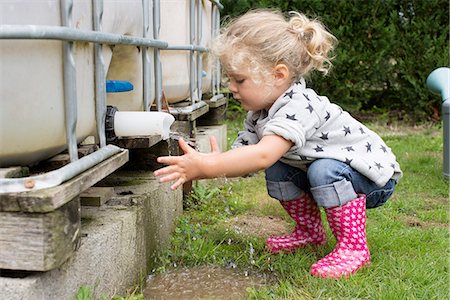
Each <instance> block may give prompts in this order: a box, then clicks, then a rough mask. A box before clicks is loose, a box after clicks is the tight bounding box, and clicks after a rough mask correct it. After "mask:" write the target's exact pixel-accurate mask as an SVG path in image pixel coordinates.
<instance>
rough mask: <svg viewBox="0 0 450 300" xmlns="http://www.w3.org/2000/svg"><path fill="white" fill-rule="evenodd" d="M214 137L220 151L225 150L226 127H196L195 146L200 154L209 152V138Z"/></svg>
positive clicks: (224, 125) (223, 125)
mask: <svg viewBox="0 0 450 300" xmlns="http://www.w3.org/2000/svg"><path fill="white" fill-rule="evenodd" d="M212 135H213V136H215V137H216V139H217V143H218V144H219V148H220V150H221V151H222V152H223V151H226V150H227V125H226V124H222V125H211V126H197V132H196V136H195V139H196V145H197V148H198V150H199V151H200V152H202V153H208V152H211V145H210V142H209V137H210V136H212Z"/></svg>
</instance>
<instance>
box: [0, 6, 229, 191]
mask: <svg viewBox="0 0 450 300" xmlns="http://www.w3.org/2000/svg"><path fill="white" fill-rule="evenodd" d="M209 1H210V2H211V5H212V20H211V22H212V23H211V24H212V32H211V34H212V37H214V36H215V35H216V34H217V32H218V28H219V24H220V12H219V9H222V8H223V6H222V5H221V4H220V2H219V1H217V0H209ZM152 3H153V9H152V14H153V16H151V15H149V12H150V4H149V0H142V7H143V27H144V28H143V37H138V36H125V35H120V34H111V33H104V32H102V26H101V25H102V16H103V0H94V1H93V30H92V31H86V30H78V29H75V28H73V26H72V9H73V0H61V1H60V8H61V24H62V26H41V25H40V26H36V25H8V24H0V39H39V40H60V41H62V42H63V60H64V62H63V68H64V69H63V70H64V71H63V81H64V110H65V128H66V137H67V138H66V140H67V149H68V152H69V156H70V161H71V163H70V164H69V165H70V166H69V167H68V168H70V170H71V171H70V176H71V177H73V176H76V175H77V174H79V173H81V172H83V171H85V170H87V169H88V168H90V167H92V165H95V164H96V163H100V162H101V161H103V160H105V159H107V158H109V157H111V156H112V155H114V154H116V153H118V152H119V148H118V147H115V146H113V145H106V136H105V118H106V88H105V86H106V68H105V62H104V59H103V55H102V48H103V45H104V44H106V45H134V46H138V47H140V48H141V49H142V61H143V109H144V111H149V110H150V104H151V103H150V102H151V86H150V77H151V58H150V56H149V54H148V48H153V49H154V77H155V87H154V88H155V102H156V108H157V110H158V111H161V110H162V68H161V59H160V50H161V49H164V50H186V51H190V98H191V102H192V104H193V107H194V106H196V105H194V104H197V106H198V104H199V103H198V102H200V101H201V97H202V80H201V79H202V68H201V66H202V58H201V55H202V53H203V52H208V51H209V49H208V48H206V47H202V46H200V40H201V35H202V33H201V31H202V24H201V22H202V18H201V13H202V1H201V0H190V44H189V45H169V44H168V43H167V42H165V41H162V40H159V30H160V1H159V0H154V1H153V2H152ZM151 25H153V30H151ZM74 42H90V43H94V57H95V109H96V114H95V116H96V126H97V135H98V138H99V145H100V149H99V150H98V151H96V152H99V153H98V154H97V155H95V156H94V155H93V154H94V153H93V154H90V155H88V156H92V158H93V159H94V161H92V159H81V161H83V162H85V161H87V160H89V161H90V162H89V163H88V164H86V163H83V162H81V163H80V162H79V161H80V160H78V148H77V139H76V125H77V83H76V65H75V60H74V56H73V44H74ZM215 66H218V63H217V62H215ZM219 85H220V71H218V70H217V69H216V68H213V74H212V80H211V89H212V93H213V98H214V97H216V96H217V94H218V92H219ZM116 148H117V149H116ZM103 152H104V153H106V155H100V154H104V153H103ZM77 162H78V163H77ZM68 168H66V169H68ZM60 170H61V171H60V172H57V174H58V175H57V176H58V178H59V179H61V178H62V179H63V180H68V179H70V178H71V177H70V178H68V174H69V173H67V172H64V170H65V169H64V167H63V168H61V169H60ZM74 170H75V171H74ZM55 173H56V172H55ZM61 173H63V174H61ZM66 173H67V174H66ZM43 177H45V178H43ZM46 178H47V177H46V176H41V177H40V179H42V180H47V179H46ZM28 179H29V178H16V179H10V178H8V179H0V193H2V192H5V191H2V186H6V185H8V186H15V187H12V188H9V189H8V192H11V191H21V188H17V185H19V186H22V187H23V183H24V182H25V181H26V180H28ZM59 181H60V180H54V179H52V182H59ZM13 182H14V184H13ZM11 184H12V185H11ZM58 184H59V183H57V184H54V185H53V186H55V185H58ZM45 187H50V186H48V185H45Z"/></svg>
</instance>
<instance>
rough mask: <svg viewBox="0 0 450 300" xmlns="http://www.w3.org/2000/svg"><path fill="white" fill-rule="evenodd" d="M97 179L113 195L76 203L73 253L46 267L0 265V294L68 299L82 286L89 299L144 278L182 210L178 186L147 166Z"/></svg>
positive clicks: (0, 296)
mask: <svg viewBox="0 0 450 300" xmlns="http://www.w3.org/2000/svg"><path fill="white" fill-rule="evenodd" d="M99 185H100V186H109V187H111V186H112V187H114V195H113V196H112V198H111V199H110V200H109V201H108V202H107V203H106V204H105V205H103V206H100V207H87V206H86V207H82V208H81V217H82V219H81V244H80V247H79V248H78V250H77V251H75V252H74V254H73V256H72V257H71V258H69V260H68V261H66V262H65V263H64V264H62V265H61V267H59V268H57V269H54V270H51V271H48V272H26V273H24V274H23V275H21V276H18V275H17V274H15V275H13V276H11V275H10V274H9V273H8V272H1V271H0V299H9V300H16V299H32V300H35V299H36V300H40V299H45V300H52V299H55V300H56V299H58V300H59V299H74V298H75V295H76V293H77V291H78V289H79V288H80V287H82V286H86V287H90V289H91V292H93V294H94V295H93V299H109V298H111V296H113V295H115V294H122V295H124V294H125V293H126V290H127V289H129V288H131V287H133V286H135V285H137V284H138V283H140V282H142V281H144V280H145V278H146V277H147V274H148V273H149V272H150V271H151V269H152V268H153V267H154V265H155V264H154V259H155V257H156V254H157V253H158V252H159V251H161V250H162V249H163V248H164V247H165V246H167V244H168V242H169V239H170V235H171V232H172V230H173V229H174V226H175V223H174V222H175V220H176V219H177V217H178V216H179V215H180V214H181V213H182V192H181V190H179V189H178V190H177V191H172V190H170V188H169V186H170V185H169V184H160V183H159V182H158V181H157V180H156V178H155V177H154V176H153V174H152V172H125V171H121V172H116V173H114V174H113V175H110V176H108V177H107V178H105V179H104V180H103V181H101V182H100V183H99ZM19 275H20V274H19Z"/></svg>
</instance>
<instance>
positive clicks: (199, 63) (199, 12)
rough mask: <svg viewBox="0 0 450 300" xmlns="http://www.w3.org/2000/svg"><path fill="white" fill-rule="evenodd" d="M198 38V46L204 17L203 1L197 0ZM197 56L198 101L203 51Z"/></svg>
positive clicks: (200, 96) (199, 97) (200, 95)
mask: <svg viewBox="0 0 450 300" xmlns="http://www.w3.org/2000/svg"><path fill="white" fill-rule="evenodd" d="M196 24H197V39H196V46H200V44H201V41H202V29H203V26H202V25H203V18H202V1H201V0H197V19H196ZM195 53H196V57H197V98H198V101H200V100H201V99H202V77H203V74H202V73H203V72H202V69H203V68H202V53H200V52H198V51H196V52H195Z"/></svg>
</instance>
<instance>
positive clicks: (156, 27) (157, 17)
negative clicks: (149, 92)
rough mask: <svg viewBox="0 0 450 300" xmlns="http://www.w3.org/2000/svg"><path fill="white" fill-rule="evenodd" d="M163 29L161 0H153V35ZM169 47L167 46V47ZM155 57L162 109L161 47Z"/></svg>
mask: <svg viewBox="0 0 450 300" xmlns="http://www.w3.org/2000/svg"><path fill="white" fill-rule="evenodd" d="M160 29H161V7H160V2H159V0H153V36H154V38H155V39H158V38H159V31H160ZM165 48H167V47H165ZM154 52H155V53H154V57H155V61H154V64H155V98H156V109H157V110H158V111H162V65H161V53H160V51H159V49H155V50H154Z"/></svg>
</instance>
